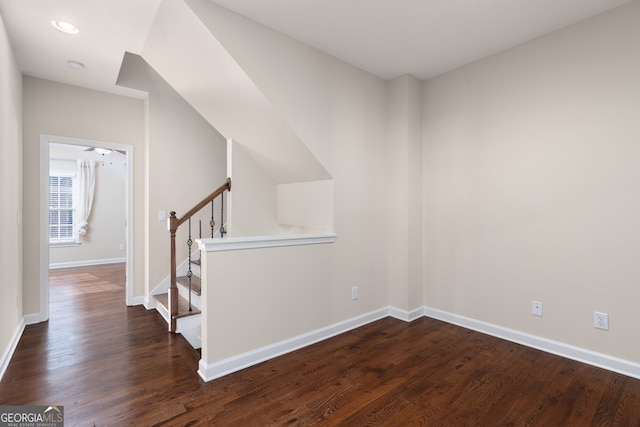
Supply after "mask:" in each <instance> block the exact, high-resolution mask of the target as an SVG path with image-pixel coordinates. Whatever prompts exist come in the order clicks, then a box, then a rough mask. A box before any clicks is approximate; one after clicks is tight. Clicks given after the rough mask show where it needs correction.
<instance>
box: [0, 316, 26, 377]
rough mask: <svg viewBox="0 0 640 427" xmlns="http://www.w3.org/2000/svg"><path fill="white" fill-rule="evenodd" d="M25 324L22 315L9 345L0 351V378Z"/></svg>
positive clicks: (7, 365)
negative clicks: (2, 351) (0, 352)
mask: <svg viewBox="0 0 640 427" xmlns="http://www.w3.org/2000/svg"><path fill="white" fill-rule="evenodd" d="M25 326H26V323H25V320H24V317H23V318H22V320H21V321H20V323H19V324H18V327H17V328H16V330H15V332H14V333H13V336H12V337H11V341H10V342H9V345H8V346H7V348H6V349H5V351H4V353H2V358H1V359H0V380H2V377H3V376H4V373H5V372H6V370H7V368H8V367H9V362H10V361H11V357H13V353H14V352H15V351H16V347H17V346H18V342H19V341H20V337H22V333H23V332H24V327H25Z"/></svg>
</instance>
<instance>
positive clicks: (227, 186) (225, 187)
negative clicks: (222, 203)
mask: <svg viewBox="0 0 640 427" xmlns="http://www.w3.org/2000/svg"><path fill="white" fill-rule="evenodd" d="M225 190H229V191H231V178H227V182H225V183H224V184H222V185H221V186H220V187H218V189H217V190H216V191H214V192H213V193H211V194H209V195H208V196H207V197H205V198H204V199H203V200H202V201H201V202H200V203H198V204H197V205H195V206H194V207H193V208H191V209H189V211H188V212H187V213H186V214H184V215H183V216H182V218H178V222H177V224H176V229H177V227H180V225H182V224H184V222H185V221H187V220H188V219H189V218H191V217H192V216H193V215H195V214H196V213H197V212H198V211H199V210H200V209H202V208H204V207H205V206H207V205H208V204H209V203H211V201H213V199H215V198H216V197H218V196H219V195H221V194H222V193H224V191H225ZM171 214H172V215H175V212H171Z"/></svg>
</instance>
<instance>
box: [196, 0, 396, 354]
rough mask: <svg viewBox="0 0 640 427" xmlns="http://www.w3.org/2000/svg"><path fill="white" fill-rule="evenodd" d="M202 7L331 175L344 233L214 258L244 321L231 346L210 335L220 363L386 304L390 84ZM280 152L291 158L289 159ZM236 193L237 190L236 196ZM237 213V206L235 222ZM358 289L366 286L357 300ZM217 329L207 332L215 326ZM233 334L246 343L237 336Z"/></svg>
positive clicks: (337, 221) (236, 326)
mask: <svg viewBox="0 0 640 427" xmlns="http://www.w3.org/2000/svg"><path fill="white" fill-rule="evenodd" d="M192 3H193V2H192ZM201 6H202V7H205V6H207V7H209V6H210V7H211V8H212V10H210V11H209V12H210V14H209V17H210V18H211V21H210V29H211V31H212V33H213V34H214V36H215V37H216V38H217V39H218V40H219V41H220V43H222V45H223V46H224V47H225V49H227V51H228V52H229V54H230V55H231V56H232V57H233V58H234V59H235V60H236V61H237V62H238V64H239V65H240V67H241V68H242V70H243V71H244V72H245V73H247V75H248V76H249V78H250V79H251V80H252V81H253V82H254V83H255V84H256V86H257V87H258V88H259V89H260V90H261V91H262V93H263V94H264V96H266V98H267V99H268V100H269V102H270V103H271V104H273V105H274V107H275V108H276V110H277V111H278V113H279V114H280V115H281V116H282V117H283V118H284V120H286V122H287V124H288V125H289V126H291V128H292V129H293V130H294V131H295V133H296V134H297V135H299V136H300V139H301V140H302V142H304V143H305V144H306V146H307V147H308V148H309V150H310V151H311V152H312V153H313V154H314V155H315V156H316V158H317V159H318V160H319V161H320V163H321V164H322V166H323V167H324V168H325V169H326V170H327V171H328V172H329V174H330V175H331V177H332V178H333V194H334V201H333V203H334V213H333V215H334V218H333V226H334V230H335V232H336V234H337V236H338V237H337V241H336V243H334V244H329V245H322V246H318V247H301V248H292V249H291V248H287V249H281V248H277V249H266V250H262V251H256V250H252V251H233V252H229V253H225V254H220V256H218V253H216V254H215V256H212V258H214V259H215V263H216V265H217V264H218V263H220V264H219V265H217V267H215V266H211V265H208V266H207V269H208V271H209V273H210V274H211V275H214V274H218V273H215V272H216V271H218V268H222V267H221V266H222V265H224V268H223V270H224V271H222V272H219V274H220V275H221V276H219V278H218V277H217V278H216V281H217V280H221V282H220V283H224V289H221V288H220V287H218V286H216V288H215V292H218V291H219V292H222V294H220V295H218V296H220V297H221V298H223V299H221V300H219V301H224V302H225V304H226V305H225V309H224V310H225V311H224V313H238V315H237V316H236V317H234V319H236V320H238V319H239V318H240V317H241V318H242V321H241V322H240V321H238V322H236V321H235V320H234V321H233V322H232V323H229V322H227V323H226V325H227V326H228V327H229V328H230V329H228V330H227V331H226V332H222V331H220V333H223V336H221V337H218V338H220V339H222V340H223V341H220V340H218V339H216V337H213V336H210V337H208V338H207V339H208V340H209V342H212V343H215V344H213V346H215V347H216V348H211V349H203V355H205V354H206V352H207V351H211V354H215V356H213V357H218V358H219V357H226V356H229V355H233V354H238V352H242V351H247V350H248V349H254V348H257V347H259V346H260V345H264V344H265V343H272V342H275V341H278V340H282V339H286V338H289V337H292V336H295V335H296V334H299V333H302V332H305V331H309V330H314V329H317V328H321V327H324V326H327V325H331V324H333V323H336V322H340V321H343V320H345V319H348V318H352V317H355V316H359V315H361V314H364V313H368V312H370V311H372V310H377V309H379V308H380V307H384V306H386V305H387V304H388V298H387V294H388V289H387V282H386V277H387V275H386V270H387V264H386V262H385V260H386V241H387V237H386V236H387V232H386V229H385V227H386V225H387V222H386V220H387V210H386V209H387V208H386V203H387V200H386V184H385V182H386V178H387V174H386V167H385V165H386V159H385V156H386V154H387V147H386V96H387V91H386V90H387V87H386V84H385V82H384V81H382V80H381V79H379V78H377V77H374V76H372V75H370V74H368V73H365V72H363V71H361V70H358V69H355V68H354V67H352V66H349V65H347V64H345V63H343V62H341V61H338V60H336V59H334V58H331V57H329V56H327V55H325V54H323V53H321V52H319V51H317V50H314V49H311V48H309V47H308V46H305V45H303V44H300V43H298V42H296V41H294V40H291V39H289V38H286V37H284V36H282V35H280V34H278V33H276V32H273V31H271V30H269V29H267V28H265V27H263V26H260V25H257V24H255V23H254V22H251V21H248V20H245V19H243V18H240V17H239V16H238V15H235V14H233V13H230V12H228V11H226V10H224V9H221V8H218V7H217V6H216V5H214V4H213V3H211V4H210V5H208V4H204V3H203V4H202V5H201ZM214 19H215V20H217V21H216V22H213V20H214ZM214 24H215V25H214ZM265 58H268V60H265ZM280 154H281V155H283V159H286V157H285V155H286V153H280ZM234 168H235V166H234ZM233 173H234V175H235V171H234V172H233ZM248 190H249V189H248ZM235 191H236V188H235V187H234V188H233V189H232V198H235V197H236V196H237V195H236V193H234V192H235ZM238 191H240V190H239V189H238ZM249 191H250V190H249ZM276 194H277V193H273V196H275V195H276ZM258 196H259V195H258V194H256V197H258ZM236 215H238V212H237V210H236V208H235V206H234V211H233V219H232V221H235V218H236ZM353 286H357V287H358V288H359V298H358V299H357V300H355V301H352V300H351V288H352V287H353ZM212 292H214V290H212ZM211 298H214V299H215V298H216V297H211ZM216 316H217V314H216ZM238 316H239V317H238ZM214 323H215V322H212V321H210V322H209V323H208V326H211V327H212V329H213V328H215V325H214ZM249 325H254V327H253V328H250V327H249ZM255 325H258V327H255ZM208 332H209V335H211V331H208ZM232 333H233V334H237V335H236V336H237V337H238V338H233V339H232V337H230V334H232ZM240 336H241V337H240ZM227 338H228V339H230V341H228V342H227V341H226V339H227ZM205 357H206V356H205ZM207 362H208V363H212V362H213V360H207Z"/></svg>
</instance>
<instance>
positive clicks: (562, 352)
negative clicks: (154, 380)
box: [198, 306, 640, 381]
mask: <svg viewBox="0 0 640 427" xmlns="http://www.w3.org/2000/svg"><path fill="white" fill-rule="evenodd" d="M387 316H391V317H395V318H397V319H400V320H404V321H405V322H411V321H413V320H416V319H418V318H420V317H423V316H426V317H431V318H433V319H438V320H442V321H444V322H447V323H451V324H454V325H458V326H461V327H463V328H467V329H472V330H474V331H478V332H481V333H484V334H487V335H492V336H494V337H497V338H501V339H505V340H507V341H511V342H514V343H517V344H522V345H525V346H527V347H531V348H535V349H538V350H541V351H545V352H547V353H551V354H555V355H557V356H561V357H565V358H567V359H571V360H575V361H578V362H582V363H586V364H588V365H592V366H596V367H599V368H603V369H606V370H609V371H612V372H617V373H619V374H623V375H627V376H629V377H632V378H637V379H640V364H638V363H635V362H632V361H629V360H624V359H620V358H617V357H614V356H610V355H607V354H603V353H598V352H595V351H591V350H587V349H584V348H580V347H575V346H572V345H569V344H566V343H562V342H559V341H553V340H550V339H547V338H542V337H538V336H535V335H531V334H527V333H524V332H520V331H516V330H513V329H509V328H504V327H502V326H498V325H493V324H491V323H486V322H482V321H479V320H475V319H471V318H468V317H464V316H459V315H457V314H452V313H448V312H445V311H442V310H438V309H435V308H431V307H426V306H424V307H419V308H416V309H413V310H411V311H406V310H401V309H398V308H395V307H386V308H382V309H379V310H375V311H372V312H370V313H366V314H364V315H361V316H357V317H354V318H352V319H348V320H345V321H343V322H338V323H336V324H334V325H330V326H327V327H324V328H320V329H317V330H315V331H311V332H308V333H305V334H302V335H298V336H296V337H293V338H290V339H288V340H284V341H280V342H277V343H274V344H271V345H268V346H265V347H261V348H258V349H256V350H252V351H249V352H246V353H243V354H240V355H237V356H233V357H230V358H228V359H224V360H221V361H218V362H214V363H212V364H207V363H206V362H205V361H204V360H202V359H201V360H200V363H199V364H198V367H199V369H198V375H200V377H201V378H202V379H203V380H204V381H211V380H214V379H216V378H220V377H223V376H225V375H228V374H231V373H233V372H237V371H239V370H242V369H244V368H248V367H250V366H253V365H256V364H258V363H261V362H264V361H266V360H269V359H273V358H274V357H278V356H281V355H283V354H286V353H290V352H292V351H295V350H298V349H300V348H303V347H306V346H308V345H311V344H315V343H317V342H319V341H322V340H325V339H327V338H331V337H333V336H335V335H338V334H341V333H344V332H347V331H350V330H352V329H355V328H358V327H360V326H364V325H366V324H367V323H371V322H374V321H376V320H379V319H382V318H384V317H387Z"/></svg>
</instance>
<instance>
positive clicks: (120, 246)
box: [118, 243, 124, 251]
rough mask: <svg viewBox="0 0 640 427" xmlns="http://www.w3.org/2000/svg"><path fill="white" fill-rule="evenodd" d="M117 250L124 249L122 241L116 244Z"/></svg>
mask: <svg viewBox="0 0 640 427" xmlns="http://www.w3.org/2000/svg"><path fill="white" fill-rule="evenodd" d="M118 250H119V251H124V243H120V244H119V245H118Z"/></svg>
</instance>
